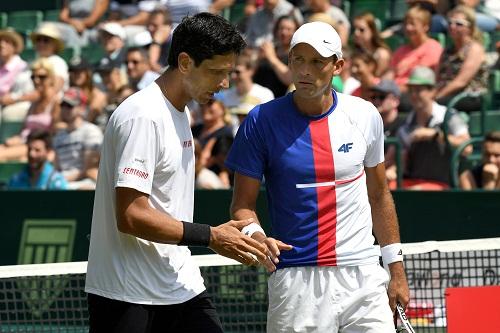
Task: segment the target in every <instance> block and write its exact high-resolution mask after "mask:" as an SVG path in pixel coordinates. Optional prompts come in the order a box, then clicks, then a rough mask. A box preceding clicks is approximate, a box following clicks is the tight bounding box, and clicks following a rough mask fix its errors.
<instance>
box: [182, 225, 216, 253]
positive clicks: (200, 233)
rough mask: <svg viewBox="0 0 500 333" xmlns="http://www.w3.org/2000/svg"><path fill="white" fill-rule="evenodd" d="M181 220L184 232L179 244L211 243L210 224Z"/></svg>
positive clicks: (205, 244)
mask: <svg viewBox="0 0 500 333" xmlns="http://www.w3.org/2000/svg"><path fill="white" fill-rule="evenodd" d="M181 222H182V225H183V229H184V232H183V234H182V239H181V241H180V242H179V244H178V245H187V246H205V247H208V245H209V244H210V226H209V225H208V224H200V223H190V222H184V221H181Z"/></svg>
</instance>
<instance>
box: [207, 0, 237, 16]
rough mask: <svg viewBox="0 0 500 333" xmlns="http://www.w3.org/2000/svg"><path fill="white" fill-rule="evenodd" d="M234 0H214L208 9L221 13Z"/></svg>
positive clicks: (211, 11) (214, 12)
mask: <svg viewBox="0 0 500 333" xmlns="http://www.w3.org/2000/svg"><path fill="white" fill-rule="evenodd" d="M233 3H234V0H213V1H212V4H211V5H210V7H209V9H208V11H209V12H210V13H213V14H219V13H220V12H221V11H223V10H224V9H225V8H227V7H230V6H232V5H233Z"/></svg>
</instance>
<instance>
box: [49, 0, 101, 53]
mask: <svg viewBox="0 0 500 333" xmlns="http://www.w3.org/2000/svg"><path fill="white" fill-rule="evenodd" d="M108 5H109V0H64V2H63V6H62V8H61V12H60V13H59V20H60V21H61V22H56V23H54V24H55V26H56V27H57V29H59V31H60V34H61V37H62V39H63V40H64V44H65V45H66V46H67V47H72V48H75V49H77V50H78V49H81V48H82V47H84V46H87V44H89V41H93V40H95V39H96V35H97V29H96V26H97V24H98V23H99V21H100V20H101V19H102V17H103V16H104V14H105V13H106V10H107V9H108ZM77 52H79V51H77Z"/></svg>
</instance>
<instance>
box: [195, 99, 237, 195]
mask: <svg viewBox="0 0 500 333" xmlns="http://www.w3.org/2000/svg"><path fill="white" fill-rule="evenodd" d="M201 112H202V117H203V123H202V124H199V125H195V126H194V127H193V128H192V131H193V137H194V138H195V139H197V140H198V141H199V142H200V145H201V149H202V150H201V154H200V161H201V163H202V165H204V166H206V167H207V168H209V169H210V170H212V171H214V172H215V173H216V174H217V175H218V174H219V172H220V171H221V169H220V167H219V166H218V165H217V163H216V162H217V161H216V155H215V154H214V152H213V149H214V147H215V146H216V144H217V142H218V141H220V140H226V139H228V140H229V141H230V142H232V140H233V131H232V128H231V126H230V122H231V117H230V115H229V113H228V112H227V109H226V107H225V106H224V104H223V103H222V102H221V101H218V100H213V101H210V102H209V103H207V104H204V105H201ZM222 180H223V181H225V185H227V186H228V185H229V179H222Z"/></svg>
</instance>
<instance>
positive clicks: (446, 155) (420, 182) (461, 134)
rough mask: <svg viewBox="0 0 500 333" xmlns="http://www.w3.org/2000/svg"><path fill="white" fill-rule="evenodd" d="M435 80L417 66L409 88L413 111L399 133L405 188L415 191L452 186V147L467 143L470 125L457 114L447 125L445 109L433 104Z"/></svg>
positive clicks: (451, 116) (424, 69) (430, 73)
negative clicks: (468, 126) (402, 154)
mask: <svg viewBox="0 0 500 333" xmlns="http://www.w3.org/2000/svg"><path fill="white" fill-rule="evenodd" d="M435 85H436V78H435V74H434V71H433V70H432V69H430V68H428V67H416V68H415V69H414V70H413V72H412V74H411V76H410V78H409V80H408V88H409V94H410V100H411V103H412V106H413V110H412V111H411V112H410V114H408V117H407V118H406V120H405V123H404V124H403V125H402V126H401V127H400V129H399V130H398V133H397V135H398V138H399V139H400V141H401V143H402V145H403V149H404V155H405V162H406V163H405V164H406V167H405V175H404V177H405V179H404V184H403V186H404V187H406V188H413V189H443V188H447V187H448V186H449V181H450V171H449V170H450V155H451V149H450V148H452V147H457V146H459V145H460V144H462V143H463V142H465V141H467V140H468V139H469V138H470V136H469V132H468V128H467V124H466V123H465V121H464V120H463V118H462V117H461V116H460V115H459V114H457V113H456V112H454V111H449V112H452V113H451V115H450V116H449V118H448V121H447V123H446V126H447V131H448V136H447V137H446V138H445V137H444V133H443V128H442V127H443V126H445V124H444V121H445V116H446V112H447V111H446V107H445V106H443V105H439V104H438V103H436V102H435V101H434V95H435V92H436V89H435Z"/></svg>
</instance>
